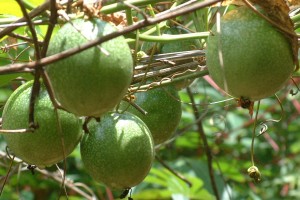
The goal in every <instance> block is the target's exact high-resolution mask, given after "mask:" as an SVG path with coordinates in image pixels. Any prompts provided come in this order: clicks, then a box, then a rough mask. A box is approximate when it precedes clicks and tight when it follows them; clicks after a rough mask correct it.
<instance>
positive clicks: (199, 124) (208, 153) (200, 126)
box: [186, 87, 220, 200]
mask: <svg viewBox="0 0 300 200" xmlns="http://www.w3.org/2000/svg"><path fill="white" fill-rule="evenodd" d="M186 90H187V93H188V95H189V98H190V100H191V103H192V108H193V111H194V116H195V119H196V120H197V119H199V118H200V117H201V115H200V113H199V111H198V108H197V107H196V102H195V99H194V96H193V93H192V91H191V89H190V88H189V87H187V89H186ZM197 128H198V132H199V134H200V137H201V139H202V141H203V146H204V150H205V153H206V157H207V165H208V171H209V177H210V182H211V186H212V189H213V191H214V194H215V196H216V199H217V200H219V199H220V196H219V193H218V188H217V184H216V181H215V175H214V170H213V166H212V162H213V158H212V155H211V150H210V147H209V145H208V141H207V138H206V135H205V133H204V130H203V124H202V121H198V122H197Z"/></svg>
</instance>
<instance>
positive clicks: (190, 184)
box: [155, 155, 192, 187]
mask: <svg viewBox="0 0 300 200" xmlns="http://www.w3.org/2000/svg"><path fill="white" fill-rule="evenodd" d="M155 159H156V160H157V161H158V162H159V163H160V164H161V165H162V166H164V167H165V168H166V169H167V170H169V171H170V172H171V173H172V174H174V175H175V176H176V177H178V178H179V179H181V180H183V181H184V182H185V183H186V184H187V185H188V186H189V187H192V183H191V182H190V181H189V180H187V179H186V178H185V177H184V176H182V175H181V174H179V173H178V172H175V171H174V170H173V169H172V168H171V167H169V166H168V165H167V164H166V163H165V162H164V161H163V160H162V159H160V157H158V156H157V155H155Z"/></svg>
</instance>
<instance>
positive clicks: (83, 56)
mask: <svg viewBox="0 0 300 200" xmlns="http://www.w3.org/2000/svg"><path fill="white" fill-rule="evenodd" d="M115 31H116V29H115V28H114V27H113V26H112V25H110V24H109V23H107V22H104V21H102V20H100V19H90V20H84V19H77V20H74V21H72V23H67V24H65V25H64V26H63V27H62V28H61V29H60V30H59V31H58V32H57V33H56V35H54V37H53V38H52V39H51V41H50V44H49V49H48V52H47V55H48V56H49V55H53V54H57V53H60V52H62V51H65V50H68V49H70V48H74V47H78V46H79V45H81V44H84V43H87V42H88V41H89V40H94V39H97V38H99V37H102V36H104V35H107V34H109V33H112V32H115ZM46 71H47V74H48V76H49V78H50V81H51V84H52V86H53V90H54V95H55V97H56V99H57V100H58V101H59V102H60V104H61V105H62V107H63V108H65V109H66V110H68V111H69V112H72V113H74V114H76V115H77V116H93V117H99V116H101V115H102V114H103V113H105V112H107V111H109V110H110V109H112V108H113V107H114V106H115V105H116V104H118V103H119V102H120V100H121V99H122V98H123V96H124V95H125V93H126V92H127V89H128V87H129V85H130V82H131V79H132V75H133V60H132V56H131V51H130V48H129V46H128V44H127V43H126V41H125V38H124V37H123V36H119V37H117V38H114V39H111V40H109V41H107V42H104V43H102V44H101V45H98V46H95V47H93V48H89V49H87V50H85V51H83V52H81V53H78V54H75V55H73V56H71V57H68V58H66V59H62V60H60V61H58V62H55V63H53V64H50V65H49V66H47V68H46Z"/></svg>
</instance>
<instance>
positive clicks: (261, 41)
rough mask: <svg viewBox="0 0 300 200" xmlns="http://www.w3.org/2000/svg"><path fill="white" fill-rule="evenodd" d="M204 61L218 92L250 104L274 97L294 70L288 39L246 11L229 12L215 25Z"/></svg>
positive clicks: (258, 17)
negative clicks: (248, 101) (219, 89)
mask: <svg viewBox="0 0 300 200" xmlns="http://www.w3.org/2000/svg"><path fill="white" fill-rule="evenodd" d="M206 59H207V67H208V70H209V74H210V76H211V77H212V79H213V80H214V81H215V82H216V84H217V85H218V86H219V87H220V88H222V89H223V90H225V91H226V92H227V93H228V94H229V95H231V96H233V97H235V98H240V97H243V98H246V99H249V100H252V101H255V100H260V99H263V98H266V97H269V96H271V95H273V94H274V93H275V92H277V91H278V90H279V89H281V88H282V86H283V85H284V84H285V83H286V81H287V80H288V79H289V78H290V76H291V74H292V72H293V70H294V64H293V53H292V48H291V44H290V42H289V41H288V39H287V38H286V37H285V36H284V34H283V33H281V32H279V31H278V30H277V29H276V28H275V27H273V26H272V25H271V24H270V23H269V22H267V21H266V20H265V19H263V18H262V17H260V16H258V15H257V14H256V13H255V12H254V11H252V10H251V9H250V8H248V7H239V8H237V9H235V10H233V11H230V12H228V13H227V14H226V15H224V16H223V17H222V18H221V20H220V24H216V25H214V27H213V28H212V34H211V35H210V36H209V37H208V41H207V54H206Z"/></svg>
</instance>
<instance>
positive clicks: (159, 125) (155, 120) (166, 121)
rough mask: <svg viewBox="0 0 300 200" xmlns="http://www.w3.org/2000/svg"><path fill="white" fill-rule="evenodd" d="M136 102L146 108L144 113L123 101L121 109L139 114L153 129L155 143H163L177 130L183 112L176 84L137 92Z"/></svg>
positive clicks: (151, 129)
mask: <svg viewBox="0 0 300 200" xmlns="http://www.w3.org/2000/svg"><path fill="white" fill-rule="evenodd" d="M135 99H136V100H135V103H136V104H137V105H139V106H140V107H141V108H142V109H144V110H145V111H146V112H147V114H146V115H144V114H142V113H141V112H140V111H138V110H137V109H136V108H134V107H132V106H129V103H127V102H122V103H121V104H120V107H119V108H120V109H121V110H126V111H128V112H130V113H133V114H134V115H136V116H138V117H139V118H140V119H141V120H143V122H145V124H146V125H147V126H148V128H149V129H150V131H151V134H152V137H153V139H154V143H155V144H156V145H158V144H161V143H163V142H165V141H166V140H168V139H169V138H170V137H171V136H172V135H173V134H174V132H175V130H176V128H177V126H178V124H179V122H180V119H181V114H182V109H181V102H180V101H179V99H180V97H179V95H178V91H177V90H176V88H175V86H174V85H167V86H164V87H161V88H155V89H151V90H148V91H146V92H138V93H136V94H135Z"/></svg>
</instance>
